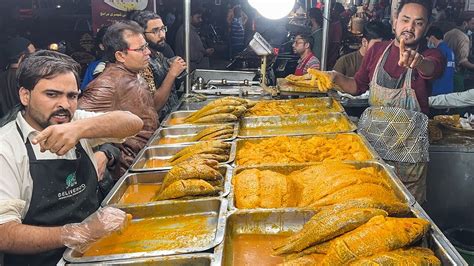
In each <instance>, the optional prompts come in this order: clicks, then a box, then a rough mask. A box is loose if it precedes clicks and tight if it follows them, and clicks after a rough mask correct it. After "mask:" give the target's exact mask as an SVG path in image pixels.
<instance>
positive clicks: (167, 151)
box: [129, 142, 236, 172]
mask: <svg viewBox="0 0 474 266" xmlns="http://www.w3.org/2000/svg"><path fill="white" fill-rule="evenodd" d="M231 144H232V146H231V148H230V154H229V159H228V160H227V161H225V162H222V164H230V163H232V162H233V161H234V159H235V151H236V144H235V142H231ZM188 146H191V145H188V144H186V145H166V146H152V147H146V148H144V149H142V150H141V151H140V153H139V154H138V155H137V157H136V159H135V161H134V162H133V164H132V166H130V168H129V171H131V172H149V171H156V170H169V169H171V167H172V166H163V167H156V168H143V167H144V166H145V163H146V161H147V160H148V159H151V158H156V159H162V160H166V159H169V158H171V157H172V156H173V155H175V154H176V153H177V152H179V151H180V150H182V149H184V148H185V147H188Z"/></svg>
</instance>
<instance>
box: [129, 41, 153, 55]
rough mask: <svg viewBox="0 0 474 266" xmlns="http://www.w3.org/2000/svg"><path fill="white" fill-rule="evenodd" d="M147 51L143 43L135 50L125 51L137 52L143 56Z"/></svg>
mask: <svg viewBox="0 0 474 266" xmlns="http://www.w3.org/2000/svg"><path fill="white" fill-rule="evenodd" d="M147 49H148V43H145V44H144V45H142V47H140V48H136V49H131V48H127V51H133V52H139V53H142V54H144V53H145V51H146V50H147Z"/></svg>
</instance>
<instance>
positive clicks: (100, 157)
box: [94, 151, 109, 181]
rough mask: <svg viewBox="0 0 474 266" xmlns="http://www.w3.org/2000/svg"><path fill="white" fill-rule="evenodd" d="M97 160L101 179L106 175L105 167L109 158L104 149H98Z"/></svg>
mask: <svg viewBox="0 0 474 266" xmlns="http://www.w3.org/2000/svg"><path fill="white" fill-rule="evenodd" d="M94 157H95V162H96V163H97V180H98V181H100V180H102V178H103V177H104V172H105V168H106V167H107V163H108V162H109V160H108V159H107V156H105V153H104V152H103V151H97V152H95V153H94Z"/></svg>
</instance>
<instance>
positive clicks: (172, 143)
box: [63, 72, 467, 266]
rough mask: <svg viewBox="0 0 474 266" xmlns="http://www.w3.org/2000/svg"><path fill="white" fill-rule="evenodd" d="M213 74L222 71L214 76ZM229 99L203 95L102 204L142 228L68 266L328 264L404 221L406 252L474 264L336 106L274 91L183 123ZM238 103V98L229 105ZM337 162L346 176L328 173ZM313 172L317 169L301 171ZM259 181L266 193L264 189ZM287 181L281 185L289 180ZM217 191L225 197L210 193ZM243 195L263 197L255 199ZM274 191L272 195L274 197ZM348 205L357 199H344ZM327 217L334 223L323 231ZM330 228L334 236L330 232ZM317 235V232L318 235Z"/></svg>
mask: <svg viewBox="0 0 474 266" xmlns="http://www.w3.org/2000/svg"><path fill="white" fill-rule="evenodd" d="M211 74H215V73H213V72H203V73H202V75H211ZM226 74H229V73H226ZM211 76H212V75H211ZM230 77H231V76H230ZM210 78H212V77H210ZM222 99H223V98H222V97H218V96H210V97H206V100H203V98H202V97H201V98H200V100H203V101H199V100H197V98H189V97H185V98H182V99H181V101H180V103H179V104H178V106H176V107H175V109H174V112H172V113H171V114H170V115H169V116H168V117H167V118H166V119H165V120H164V122H163V123H162V125H161V126H160V128H159V129H158V130H157V131H156V132H155V134H154V135H153V136H152V138H151V139H150V140H149V142H148V144H147V146H146V147H145V148H144V149H143V150H142V151H141V152H140V154H139V155H138V156H137V158H136V159H135V161H134V163H133V165H132V166H131V168H130V169H129V171H128V172H127V173H126V174H125V175H124V176H123V177H122V178H121V179H120V180H119V181H118V182H117V184H116V185H115V187H114V188H113V189H112V191H111V192H110V194H109V195H108V196H107V197H106V199H105V200H104V202H103V203H102V206H109V205H110V206H114V207H117V208H120V209H122V210H124V211H125V212H127V213H129V214H131V215H132V217H133V220H132V221H131V224H130V225H128V227H127V228H126V229H125V230H124V231H123V232H121V233H116V234H113V235H111V236H108V237H106V238H105V239H102V240H100V241H98V242H97V243H96V244H94V245H93V246H92V247H91V248H89V250H87V251H86V253H85V254H78V253H75V252H73V251H72V250H70V249H68V250H67V251H66V252H65V253H64V256H63V258H64V260H65V261H67V262H68V263H71V264H81V263H101V262H104V263H107V264H110V265H119V264H120V265H124V264H125V265H139V264H152V265H245V263H250V264H253V265H262V266H263V265H276V264H278V263H288V265H298V264H291V263H294V262H296V263H297V262H298V261H299V260H301V259H302V260H305V259H306V260H308V259H310V260H315V261H318V262H321V261H326V262H328V261H331V258H329V257H330V255H323V254H318V253H320V252H319V251H318V252H316V253H311V252H313V251H311V252H310V251H308V250H318V249H319V248H321V247H322V250H324V252H327V254H332V253H331V252H335V250H333V249H334V248H336V247H337V243H339V242H337V241H338V239H339V238H340V239H345V238H347V239H349V240H350V239H351V238H350V236H351V234H353V235H357V234H358V233H362V234H364V230H366V231H367V230H369V231H368V232H371V231H370V230H375V231H373V232H372V233H371V234H377V232H378V231H377V230H379V229H377V228H379V227H380V228H385V227H384V226H387V228H389V227H390V226H393V225H398V224H399V225H400V226H398V227H400V228H401V227H403V226H407V227H406V228H405V229H406V230H402V231H400V232H398V231H396V230H399V229H395V227H397V226H395V227H393V230H394V231H393V232H390V230H388V231H387V230H385V229H384V230H385V231H387V233H386V237H387V240H386V241H390V240H389V239H392V238H393V239H395V240H396V241H399V242H397V243H398V244H396V245H395V247H396V248H400V249H398V250H396V251H395V252H399V253H400V254H408V255H409V256H415V257H416V256H422V257H423V258H424V259H427V260H433V261H434V262H435V263H434V265H436V264H439V263H441V264H443V265H467V264H466V262H465V261H464V260H463V258H462V257H461V256H460V255H459V253H458V252H457V251H456V249H455V248H454V247H453V246H452V245H451V243H450V242H449V241H448V240H447V238H446V237H445V236H444V235H443V233H442V232H441V231H440V230H439V228H438V227H437V226H436V225H435V224H434V222H433V221H432V220H431V219H430V218H429V216H428V215H427V214H426V213H425V211H424V210H423V209H422V208H421V206H419V205H418V204H417V203H416V201H415V199H414V198H413V196H412V195H410V193H409V192H408V190H407V189H406V188H405V187H404V186H403V184H402V183H401V181H400V180H399V179H398V178H397V176H396V175H395V173H394V172H393V171H392V170H391V168H390V167H387V165H386V164H385V163H384V162H383V160H381V159H380V157H379V156H378V155H377V153H376V152H375V151H374V149H373V148H372V147H371V146H370V144H369V143H368V142H367V141H366V140H365V138H364V137H363V136H361V135H359V134H357V133H354V130H355V129H356V127H355V125H354V124H353V123H352V122H350V121H349V119H348V116H347V114H346V113H345V111H344V108H342V106H341V105H340V104H339V103H338V102H333V101H334V99H332V98H318V99H315V98H308V99H296V100H292V99H289V100H279V101H277V100H278V99H275V98H273V99H271V97H268V95H267V96H260V97H255V96H249V97H244V98H239V99H235V98H232V99H231V98H226V99H224V101H223V102H225V103H234V102H235V101H240V103H241V105H242V106H244V107H245V108H246V112H244V113H242V114H241V113H238V114H236V113H234V114H235V116H236V117H237V118H238V120H237V121H233V122H231V123H221V122H220V121H217V122H216V123H204V124H199V123H184V124H183V123H181V124H179V123H178V124H179V125H175V124H173V123H172V121H177V120H179V119H181V120H182V121H184V120H186V119H187V118H188V121H190V120H189V117H191V115H193V114H195V116H196V114H199V112H201V113H203V111H202V110H206V111H209V110H210V109H212V110H214V109H213V108H214V107H213V108H210V107H209V106H213V104H214V101H216V100H221V101H222ZM229 99H230V100H232V101H227V100H229ZM272 101H273V102H272ZM285 101H286V102H285ZM318 102H319V103H325V104H322V105H320V107H321V108H323V109H324V108H326V109H327V110H326V111H321V110H322V109H321V108H314V107H315V106H317V103H318ZM259 103H261V104H266V106H273V107H275V106H278V105H284V104H286V105H288V104H291V105H293V107H294V108H306V107H305V103H306V105H307V103H311V104H310V105H311V106H312V108H313V109H312V111H311V109H308V110H309V111H308V112H307V113H291V112H290V109H291V108H290V109H288V108H281V109H279V110H281V111H282V112H281V113H277V114H278V115H266V114H264V113H260V115H259V114H258V112H256V113H255V112H252V111H249V110H251V109H252V108H253V107H254V106H257V105H259ZM327 103H330V104H329V105H327ZM275 108H278V107H275ZM219 110H221V109H219ZM222 110H226V108H224V109H222ZM262 110H263V109H262ZM285 110H288V113H285ZM254 111H255V110H254ZM262 112H264V111H262ZM210 114H212V115H214V114H215V112H210ZM177 118H178V119H177ZM334 124H341V125H343V126H344V125H345V127H338V126H336V125H334ZM225 125H227V126H225ZM309 129H311V130H309ZM226 130H227V131H228V132H227V131H226ZM205 136H208V137H207V138H206V137H205ZM219 136H226V137H225V138H219ZM316 148H317V149H316ZM154 160H155V161H156V162H154ZM152 162H153V163H152ZM331 167H334V169H336V168H337V169H338V172H337V171H336V172H337V173H332V172H331V171H329V172H327V173H326V172H324V171H328V169H329V170H330V168H331ZM178 168H179V169H178ZM211 168H212V169H211ZM344 170H347V172H344ZM245 171H247V173H249V174H248V175H247V176H245V178H248V179H242V180H241V181H236V176H237V175H239V174H242V173H244V172H245ZM305 171H306V172H305ZM270 172H271V173H270ZM178 173H179V174H178ZM206 173H207V174H206ZM305 173H309V174H308V175H305V176H303V177H300V176H299V175H300V174H301V175H304V174H305ZM324 173H326V174H327V175H328V178H329V177H331V178H333V179H332V181H331V182H327V181H325V180H324V178H321V177H326V176H325V175H324ZM180 174H181V175H182V176H180ZM210 175H213V176H212V178H211V177H210ZM252 178H253V179H252ZM305 178H309V179H311V178H320V179H318V180H315V181H314V182H316V183H317V182H320V183H321V186H323V185H325V186H328V187H327V189H323V190H318V189H317V188H316V187H314V186H308V187H305V184H311V182H312V181H311V180H307V179H305ZM255 180H257V182H256V183H255V184H257V185H258V187H259V188H258V189H260V190H258V189H256V188H255V187H253V188H252V185H251V184H252V182H254V181H255ZM276 180H279V181H278V182H280V183H278V185H276V184H277V183H276V182H277V181H276ZM237 182H240V183H239V184H237ZM282 182H283V183H282ZM305 182H307V183H305ZM316 183H315V184H316ZM195 184H199V185H195ZM282 184H283V185H282ZM317 184H319V183H317ZM173 186H176V193H175V194H172V195H175V196H172V197H169V198H162V196H163V193H164V191H165V190H166V189H169V188H171V187H173ZM205 186H210V187H211V188H212V189H213V190H212V191H211V192H209V191H206V189H204V188H203V187H205ZM236 186H241V187H237V188H236ZM278 186H279V187H278ZM321 186H319V187H321ZM372 187H373V190H371V189H372ZM173 189H174V187H173ZM236 189H237V190H240V191H244V190H245V189H250V190H249V191H252V189H254V190H255V189H256V190H255V191H261V192H258V193H253V194H252V192H250V193H247V194H245V193H241V192H238V191H236ZM317 190H318V191H319V192H317V193H319V194H318V195H319V198H314V199H310V198H307V197H306V198H299V199H290V198H291V197H292V195H315V193H316V191H317ZM364 190H367V191H364ZM274 191H275V192H274ZM371 191H373V194H372V195H370V193H371ZM239 193H240V194H239ZM307 193H309V194H307ZM337 193H339V194H337ZM351 193H354V194H351ZM264 194H266V195H267V197H269V198H267V199H265V200H264V196H263V195H264ZM170 195H171V194H170ZM242 195H247V196H242ZM278 195H279V196H278ZM339 195H340V197H339ZM351 195H354V196H351ZM330 196H331V197H332V198H331V197H330ZM239 197H247V198H245V200H246V201H247V202H249V201H250V202H252V200H253V201H255V202H258V204H256V205H248V207H246V208H240V207H239V206H238V204H237V202H236V200H238V199H239V200H240V199H242V198H239ZM252 197H254V198H253V199H252ZM278 197H280V198H279V199H278V200H276V198H278ZM352 197H354V198H352ZM342 198H344V199H347V200H344V201H343V200H340V199H342ZM245 200H244V201H245ZM276 202H280V203H276ZM289 202H293V203H289ZM278 204H280V205H278ZM262 206H263V207H262ZM351 212H354V217H358V218H357V219H355V220H354V221H351V222H347V217H345V216H344V215H345V214H346V213H351ZM351 217H352V216H351ZM338 219H339V220H340V221H341V223H343V224H345V226H340V225H339V224H338V223H337V222H335V224H334V225H335V227H338V226H340V228H339V227H338V228H339V229H337V230H336V229H335V228H333V227H331V226H329V225H328V224H329V223H330V222H328V224H327V223H325V222H324V221H326V220H327V221H339V220H338ZM318 222H319V223H320V225H322V226H315V225H314V223H316V224H318ZM321 228H322V229H321ZM324 228H326V229H324ZM390 228H392V227H390ZM323 229H324V230H327V231H329V233H327V232H320V231H324V230H323ZM306 230H307V231H306ZM314 230H315V231H314ZM410 230H412V231H413V232H411V231H410ZM313 231H314V232H317V233H315V234H313V233H311V232H313ZM385 231H384V232H385ZM307 232H310V235H318V234H321V237H320V238H318V239H317V240H315V239H312V242H311V241H310V242H308V243H306V242H304V241H303V240H301V239H297V241H296V242H297V243H300V244H301V245H302V246H298V245H296V244H295V245H289V246H290V247H291V248H288V243H287V244H286V246H285V248H282V245H283V244H282V243H285V242H288V241H289V239H291V237H292V236H293V238H295V235H296V236H298V234H301V235H302V239H306V237H308V234H307ZM407 232H410V237H408V240H407V239H401V238H400V235H403V234H405V233H407ZM411 233H413V234H412V235H411ZM369 234H370V233H369ZM288 237H290V238H288ZM384 237H385V236H381V237H380V239H382V240H380V241H379V240H377V241H375V242H376V244H370V245H365V244H364V245H362V246H363V248H362V249H360V251H357V252H361V253H357V252H356V253H357V254H356V255H354V256H356V257H357V258H360V257H363V256H365V253H364V252H368V251H367V250H371V248H372V246H371V245H378V244H380V245H381V246H384V245H386V244H384V242H383V239H384ZM331 241H333V242H331ZM350 241H352V240H350ZM366 242H371V241H366ZM375 242H374V243H375ZM331 243H336V244H334V245H332V244H331ZM407 247H411V248H409V249H407ZM364 250H366V251H364ZM390 250H391V249H389V250H385V251H390ZM290 251H291V252H293V253H291V252H290ZM304 252H308V253H304ZM277 253H280V254H277ZM354 254H355V253H354ZM369 254H371V255H374V254H372V253H369ZM377 254H379V253H377ZM377 254H375V255H377ZM420 254H421V255H420ZM293 259H299V260H296V261H292V260H293ZM338 259H341V258H338ZM351 260H352V259H351ZM349 261H350V260H347V261H345V259H342V260H341V262H344V263H346V262H349ZM247 265H248V264H247ZM284 265H286V264H284Z"/></svg>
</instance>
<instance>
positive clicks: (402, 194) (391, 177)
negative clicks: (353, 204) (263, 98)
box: [228, 161, 416, 211]
mask: <svg viewBox="0 0 474 266" xmlns="http://www.w3.org/2000/svg"><path fill="white" fill-rule="evenodd" d="M345 163H347V164H350V165H354V166H355V167H356V168H357V169H360V168H364V167H374V168H375V169H377V170H378V171H381V172H384V173H385V177H386V178H387V180H388V181H389V182H390V186H391V188H392V189H393V190H394V192H395V195H397V197H398V198H399V199H400V200H401V201H402V202H405V203H407V204H408V205H409V206H412V205H413V204H415V203H416V200H415V198H414V197H413V196H412V195H411V194H410V192H409V191H408V189H407V188H406V187H405V186H404V185H403V183H402V182H401V181H400V179H399V178H398V177H397V176H396V174H395V173H394V172H393V170H392V169H391V168H390V167H387V166H386V165H385V164H384V163H381V162H375V161H368V162H354V161H352V162H345ZM321 164H324V163H308V164H294V165H291V164H290V165H267V166H249V167H237V168H235V169H233V170H231V171H232V174H231V176H232V177H231V182H230V183H231V188H230V194H229V196H228V199H229V210H231V211H235V210H248V209H238V208H237V207H236V206H235V194H234V186H233V185H232V179H234V176H235V175H237V174H239V173H240V172H242V171H244V170H246V169H258V170H261V171H263V170H270V171H274V172H277V173H280V174H284V175H288V174H290V173H292V172H294V171H297V170H301V169H303V168H306V167H308V166H311V165H321ZM259 209H261V208H259ZM279 209H293V208H279ZM294 209H301V208H294Z"/></svg>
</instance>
